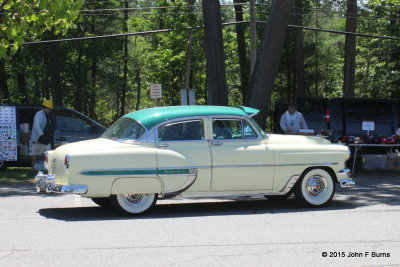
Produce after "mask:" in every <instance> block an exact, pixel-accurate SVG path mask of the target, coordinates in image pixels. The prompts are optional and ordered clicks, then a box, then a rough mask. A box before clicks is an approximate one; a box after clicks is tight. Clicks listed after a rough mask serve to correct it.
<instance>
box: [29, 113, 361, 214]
mask: <svg viewBox="0 0 400 267" xmlns="http://www.w3.org/2000/svg"><path fill="white" fill-rule="evenodd" d="M257 113H258V110H256V109H253V108H249V107H243V106H238V107H220V106H178V107H159V108H152V109H144V110H140V111H136V112H132V113H129V114H127V115H125V116H123V117H121V118H120V119H119V120H117V121H116V122H115V123H114V124H113V125H112V126H111V127H110V128H109V129H108V130H107V131H106V132H105V133H104V134H103V135H102V136H101V137H100V138H98V139H94V140H88V141H82V142H77V143H71V144H66V145H63V146H61V147H58V148H57V149H56V150H53V151H48V152H46V155H45V156H46V163H45V165H46V168H47V170H48V174H43V173H38V175H37V176H36V179H37V191H38V192H39V193H45V192H47V193H49V192H59V193H74V194H80V195H81V196H82V197H88V198H91V199H92V200H93V201H94V202H95V203H97V204H98V205H100V206H107V205H111V206H112V207H113V208H114V209H115V210H117V211H118V212H121V213H123V214H127V215H135V214H141V213H143V212H145V211H147V210H149V209H150V208H151V207H153V206H154V205H155V203H156V201H157V200H161V199H167V198H173V197H176V196H180V197H188V198H194V197H196V198H207V197H226V198H232V197H237V196H255V195H261V196H265V197H266V198H269V199H272V198H286V197H288V196H289V195H290V194H291V193H294V195H295V197H296V199H297V200H298V201H299V202H301V203H304V204H306V205H308V206H312V207H319V206H322V205H325V204H327V203H328V202H329V201H331V199H332V197H333V195H334V193H335V187H336V184H338V185H340V186H341V187H353V186H354V185H355V183H354V181H353V180H352V179H351V178H350V177H349V170H348V169H346V168H345V162H346V161H347V160H348V158H349V151H348V148H347V147H346V146H342V145H338V144H331V143H330V142H329V141H327V140H325V139H323V138H320V137H314V136H312V137H311V136H301V135H278V134H267V133H265V132H264V131H263V130H262V129H261V128H260V127H259V126H258V125H257V123H256V122H255V121H254V120H253V119H252V117H253V116H254V115H256V114H257Z"/></svg>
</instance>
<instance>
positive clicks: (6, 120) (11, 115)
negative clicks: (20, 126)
mask: <svg viewBox="0 0 400 267" xmlns="http://www.w3.org/2000/svg"><path fill="white" fill-rule="evenodd" d="M16 119H17V117H16V109H15V107H13V106H0V161H15V160H17V153H18V152H17V146H18V143H17V123H16Z"/></svg>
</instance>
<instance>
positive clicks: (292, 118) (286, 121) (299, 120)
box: [280, 102, 307, 134]
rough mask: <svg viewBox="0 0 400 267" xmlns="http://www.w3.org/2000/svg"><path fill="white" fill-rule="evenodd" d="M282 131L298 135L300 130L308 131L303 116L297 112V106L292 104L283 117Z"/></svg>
mask: <svg viewBox="0 0 400 267" xmlns="http://www.w3.org/2000/svg"><path fill="white" fill-rule="evenodd" d="M280 124H281V129H282V131H283V132H284V133H285V134H298V133H299V131H300V129H307V124H306V121H305V120H304V118H303V114H301V113H300V112H298V111H296V105H295V104H294V103H293V102H291V103H289V104H288V110H287V111H286V112H285V113H283V115H282V116H281V122H280Z"/></svg>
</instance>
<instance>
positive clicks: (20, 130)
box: [0, 105, 106, 168]
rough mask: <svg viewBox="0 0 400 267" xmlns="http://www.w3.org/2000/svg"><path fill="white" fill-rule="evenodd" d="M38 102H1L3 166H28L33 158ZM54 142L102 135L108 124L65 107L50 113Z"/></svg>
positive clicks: (60, 142)
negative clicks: (34, 128) (9, 103)
mask: <svg viewBox="0 0 400 267" xmlns="http://www.w3.org/2000/svg"><path fill="white" fill-rule="evenodd" d="M40 109H41V106H39V105H0V133H1V135H0V147H1V153H0V168H5V167H7V166H29V165H30V162H31V160H32V154H31V143H30V135H31V131H32V124H33V118H34V116H35V114H36V112H37V111H39V110H40ZM51 119H52V122H53V126H54V140H53V143H54V146H55V147H58V146H60V145H62V144H67V143H73V142H77V141H82V140H88V139H93V138H97V137H99V136H100V135H101V134H102V133H103V132H104V131H105V129H106V128H105V127H104V126H103V125H101V124H99V123H97V122H96V121H94V120H92V119H90V118H89V117H87V116H85V115H83V114H81V113H79V112H77V111H74V110H71V109H68V108H63V107H56V108H55V109H54V112H52V113H51Z"/></svg>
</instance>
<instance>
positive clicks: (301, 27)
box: [24, 21, 400, 45]
mask: <svg viewBox="0 0 400 267" xmlns="http://www.w3.org/2000/svg"><path fill="white" fill-rule="evenodd" d="M256 22H257V23H262V24H266V23H267V22H266V21H256ZM248 23H250V22H249V21H238V22H227V23H222V25H223V26H230V25H236V24H248ZM288 27H290V28H297V29H303V30H310V31H319V32H327V33H335V34H343V35H354V36H360V37H368V38H377V39H388V40H396V41H399V40H400V37H392V36H383V35H373V34H365V33H355V32H346V31H338V30H328V29H319V28H312V27H305V26H298V25H288ZM194 28H202V27H200V26H198V27H188V28H187V29H194ZM171 31H174V30H173V29H162V30H152V31H144V32H131V33H120V34H109V35H98V36H87V37H77V38H66V39H57V40H45V41H32V42H25V43H24V45H31V44H45V43H60V42H70V41H83V40H94V39H106V38H116V37H124V36H141V35H148V34H158V33H167V32H171Z"/></svg>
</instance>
